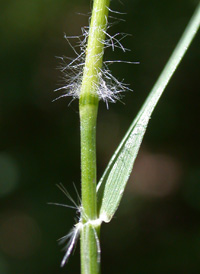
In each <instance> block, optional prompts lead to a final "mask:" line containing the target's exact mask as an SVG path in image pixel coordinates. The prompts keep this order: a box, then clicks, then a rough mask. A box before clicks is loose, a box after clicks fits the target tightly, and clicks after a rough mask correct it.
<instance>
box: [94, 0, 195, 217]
mask: <svg viewBox="0 0 200 274" xmlns="http://www.w3.org/2000/svg"><path fill="white" fill-rule="evenodd" d="M199 26H200V4H199V5H198V6H197V8H196V10H195V13H194V15H193V16H192V18H191V20H190V22H189V24H188V26H187V27H186V29H185V31H184V33H183V35H182V37H181V39H180V41H179V43H178V44H177V46H176V48H175V50H174V52H173V53H172V55H171V57H170V59H169V61H168V62H167V64H166V66H165V68H164V70H163V71H162V73H161V75H160V77H159V78H158V80H157V82H156V84H155V85H154V87H153V89H152V91H151V92H150V94H149V96H148V97H147V99H146V101H145V103H144V104H143V106H142V108H141V110H140V112H139V113H138V115H137V117H136V118H135V120H134V121H133V123H132V124H131V126H130V128H129V130H128V132H127V133H126V135H125V137H124V138H123V140H122V142H121V143H120V145H119V147H118V148H117V150H116V151H115V153H114V155H113V156H112V158H111V160H110V162H109V164H108V166H107V168H106V170H105V172H104V174H103V176H102V178H101V179H100V182H99V184H98V186H97V198H98V211H99V217H100V218H101V219H102V220H103V221H105V222H109V221H110V220H111V219H112V217H113V215H114V214H115V212H116V210H117V208H118V206H119V203H120V200H121V198H122V195H123V192H124V189H125V186H126V183H127V181H128V178H129V176H130V174H131V171H132V168H133V164H134V161H135V159H136V156H137V154H138V150H139V148H140V145H141V142H142V139H143V136H144V134H145V131H146V128H147V125H148V122H149V119H150V117H151V114H152V112H153V110H154V108H155V106H156V104H157V103H158V101H159V99H160V97H161V95H162V93H163V91H164V89H165V87H166V86H167V84H168V82H169V80H170V78H171V77H172V75H173V73H174V72H175V70H176V68H177V66H178V65H179V63H180V61H181V60H182V58H183V56H184V54H185V53H186V51H187V49H188V47H189V45H190V43H191V42H192V40H193V38H194V36H195V34H196V33H197V31H198V28H199Z"/></svg>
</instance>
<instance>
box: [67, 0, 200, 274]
mask: <svg viewBox="0 0 200 274" xmlns="http://www.w3.org/2000/svg"><path fill="white" fill-rule="evenodd" d="M109 4H110V1H109V0H94V3H93V10H92V16H91V20H90V27H89V29H87V28H86V29H83V40H81V42H80V47H81V54H77V58H76V59H74V60H73V61H71V63H70V64H68V65H67V67H66V69H69V70H70V72H71V74H70V75H73V79H70V78H69V82H68V84H67V85H66V86H65V87H64V89H66V90H68V93H67V94H66V96H68V95H72V96H73V97H74V98H78V99H79V115H80V134H81V206H80V207H79V212H80V218H79V221H78V223H77V224H76V225H75V226H74V229H73V230H72V231H71V232H70V234H69V235H67V236H66V237H65V238H64V240H66V239H67V238H69V237H70V240H69V243H68V246H67V251H66V254H65V257H64V259H63V261H62V265H64V264H65V262H66V261H67V259H68V257H69V256H70V254H71V252H72V250H73V248H74V246H75V243H76V241H77V239H78V236H79V234H80V237H81V273H82V274H98V273H100V226H101V224H102V222H110V221H111V219H112V217H113V216H114V214H115V212H116V210H117V208H118V206H119V203H120V201H121V198H122V196H123V193H124V189H125V187H126V183H127V181H128V178H129V176H130V173H131V171H132V168H133V164H134V161H135V159H136V156H137V154H138V151H139V148H140V145H141V142H142V139H143V136H144V134H145V131H146V128H147V125H148V122H149V119H150V117H151V115H152V112H153V110H154V108H155V106H156V105H157V103H158V101H159V99H160V97H161V95H162V93H163V91H164V89H165V87H166V86H167V84H168V82H169V80H170V79H171V77H172V76H173V74H174V72H175V70H176V68H177V67H178V65H179V64H180V62H181V60H182V58H183V56H184V54H185V53H186V51H187V49H188V47H189V45H190V44H191V42H192V40H193V38H194V37H195V35H196V33H197V31H198V29H199V26H200V4H198V6H197V8H196V10H195V12H194V14H193V16H192V18H191V20H190V22H189V23H188V25H187V27H186V29H185V31H184V33H183V35H182V37H181V39H180V41H179V42H178V44H177V46H176V48H175V50H174V51H173V53H172V55H171V57H170V58H169V61H168V62H167V64H166V66H165V67H164V69H163V71H162V72H161V74H160V77H159V78H158V80H157V82H156V83H155V85H154V86H153V88H152V90H151V92H150V94H149V96H148V98H147V99H146V101H145V102H144V104H143V106H142V108H141V110H140V111H139V113H138V115H137V116H136V118H135V119H134V120H133V123H132V124H131V126H130V128H129V129H128V131H127V133H126V134H125V136H124V138H123V139H122V141H121V143H120V144H119V146H118V148H117V150H116V151H115V153H114V154H113V156H112V158H111V160H110V162H109V163H108V166H107V168H106V170H105V172H104V174H103V176H102V177H101V179H100V181H99V183H98V184H97V178H96V120H97V113H98V103H99V100H103V101H105V102H106V103H107V104H108V102H109V101H111V102H115V101H116V100H117V99H118V98H120V93H121V92H123V91H125V90H126V89H128V88H127V86H126V85H125V84H123V83H120V82H119V81H118V80H117V79H116V78H115V77H114V76H112V74H111V72H110V70H109V69H108V67H107V63H106V61H105V62H104V61H103V55H104V49H105V47H107V46H111V47H112V48H114V47H119V48H121V49H122V50H125V49H124V47H123V46H122V44H121V42H120V39H118V36H119V34H116V35H114V36H110V35H109V34H108V33H107V26H108V13H109V11H110V8H109ZM122 38H123V37H122ZM75 52H76V51H75ZM74 75H75V76H74Z"/></svg>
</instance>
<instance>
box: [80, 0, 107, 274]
mask: <svg viewBox="0 0 200 274" xmlns="http://www.w3.org/2000/svg"><path fill="white" fill-rule="evenodd" d="M109 2H110V0H94V4H93V11H92V18H91V23H90V29H89V37H88V44H87V49H86V59H85V67H84V72H83V79H82V86H81V91H80V101H79V113H80V130H81V188H82V223H83V228H82V231H81V271H82V274H98V273H100V266H99V262H98V261H99V247H98V239H97V235H98V236H99V230H100V224H98V222H97V224H96V223H95V222H91V221H93V220H97V219H98V216H97V195H96V121H97V112H98V101H99V98H98V94H97V86H98V83H99V73H100V70H101V67H102V60H103V52H104V40H105V31H106V27H107V16H108V7H109Z"/></svg>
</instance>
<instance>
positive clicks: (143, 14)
mask: <svg viewBox="0 0 200 274" xmlns="http://www.w3.org/2000/svg"><path fill="white" fill-rule="evenodd" d="M197 3H198V1H197V0H163V1H158V0H152V1H147V0H134V1H133V0H126V1H125V0H123V1H111V8H112V9H114V10H118V11H120V12H125V13H127V14H126V15H115V16H116V17H117V18H122V19H124V20H125V21H124V22H121V23H120V24H116V25H115V26H113V27H112V28H111V29H110V33H111V34H114V33H116V32H127V33H129V34H131V35H132V36H129V37H127V38H126V39H125V40H124V41H123V44H124V46H126V47H127V48H130V49H131V51H130V52H127V53H126V54H124V53H123V52H122V51H120V50H116V51H115V52H114V53H113V52H112V51H111V50H108V51H107V52H106V59H108V60H114V59H116V60H118V59H123V60H128V61H139V62H140V65H129V64H115V65H113V66H112V67H111V70H112V72H113V74H114V75H115V76H116V77H117V78H118V79H119V80H122V79H124V81H125V82H126V83H129V84H130V88H131V89H133V92H128V93H126V96H125V97H124V98H123V100H122V101H123V103H120V102H118V103H117V104H110V105H109V110H107V109H106V106H105V104H104V103H100V108H99V118H98V132H97V138H98V141H97V143H98V146H97V155H98V178H99V177H100V176H101V174H102V172H103V170H104V168H105V167H106V164H107V163H108V161H109V158H110V157H111V155H112V153H113V152H114V150H115V148H116V147H117V145H118V144H119V142H120V140H121V138H122V137H123V135H124V134H125V132H126V130H127V128H128V126H129V124H130V123H131V121H132V120H133V118H134V116H135V115H136V113H137V111H138V110H139V108H140V106H141V105H142V103H143V101H144V99H145V98H146V96H147V94H148V92H149V91H150V89H151V87H152V86H153V84H154V82H155V80H156V79H157V77H158V75H159V73H160V71H161V70H162V68H163V66H164V64H165V63H166V61H167V59H168V57H169V56H170V54H171V52H172V50H173V48H174V46H175V45H176V43H177V41H178V39H179V38H180V35H181V34H182V32H183V30H184V28H185V26H186V24H187V22H188V21H189V18H190V17H191V15H192V13H193V11H194V9H195V6H196V5H197ZM91 6H92V3H91V1H89V0H87V1H86V0H82V1H80V0H76V1H70V0H59V1H53V0H28V1H26V0H7V1H1V4H0V31H1V35H0V49H1V50H0V64H1V65H0V70H1V71H0V78H1V81H0V83H1V84H0V273H1V274H35V273H37V274H40V273H41V274H47V273H48V274H57V273H79V267H80V264H79V244H78V245H77V249H76V251H75V254H74V256H72V257H71V258H70V260H69V263H68V264H67V265H66V266H65V267H64V269H61V268H60V262H61V259H62V256H63V254H64V253H63V252H61V249H62V247H60V246H58V244H57V242H56V240H57V239H58V238H60V237H62V236H63V235H65V234H66V233H68V231H69V230H70V229H71V227H72V225H73V224H74V217H75V212H74V211H73V210H70V209H66V208H60V207H56V206H51V205H48V204H47V202H60V203H68V204H69V201H68V200H67V198H66V197H65V196H64V195H63V194H62V193H61V191H60V190H59V189H58V188H57V187H56V184H58V183H60V182H62V183H63V184H64V186H65V187H66V188H67V190H68V191H69V192H70V194H71V195H72V196H73V197H74V199H75V200H77V197H76V196H77V195H76V193H75V190H74V187H73V182H74V184H75V185H76V187H77V189H78V190H79V192H80V156H79V154H80V148H79V116H78V102H77V101H74V102H72V103H71V104H70V106H68V105H69V103H70V102H71V99H70V98H68V97H65V98H62V99H60V100H57V101H55V102H52V101H53V100H54V99H55V98H57V97H58V96H59V95H61V94H62V93H61V92H60V93H59V92H57V93H54V92H53V90H55V89H56V88H58V87H60V86H61V82H62V79H61V73H60V71H59V70H58V69H57V67H58V65H59V61H58V60H57V59H56V56H68V57H74V52H73V51H72V49H71V48H70V46H69V45H68V43H67V42H66V40H65V39H64V38H63V36H64V33H66V35H68V36H70V35H79V34H81V27H82V26H87V25H88V13H89V12H90V11H91ZM83 14H84V15H83ZM199 42H200V35H199V34H198V35H197V37H196V38H195V40H194V42H193V44H192V46H191V47H190V49H189V51H188V53H187V54H186V56H185V57H184V60H183V61H182V63H181V65H180V67H179V68H178V70H177V71H176V73H175V75H174V77H173V79H172V80H171V82H170V84H169V85H168V87H167V88H166V91H165V93H164V95H163V97H162V98H161V100H160V102H159V104H158V106H157V108H156V110H155V112H154V114H153V115H152V120H151V121H150V124H149V127H148V130H147V133H146V135H145V138H144V142H143V144H142V147H141V150H140V153H139V156H138V158H137V161H136V163H135V167H134V170H133V173H132V175H131V177H130V180H129V182H128V185H127V188H126V192H125V195H124V197H123V200H122V203H121V205H120V208H119V209H118V211H117V214H116V216H115V218H114V219H113V220H112V222H111V223H110V224H108V225H103V226H102V233H101V241H102V273H128V274H129V273H138V274H149V273H175V272H176V273H199V271H200V161H199V152H200V149H199V148H200V147H199V140H200V127H199V117H200V103H199V100H200V96H199V92H200V90H199V76H200V74H199V61H200V51H199ZM72 44H73V41H72Z"/></svg>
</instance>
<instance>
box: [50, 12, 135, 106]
mask: <svg viewBox="0 0 200 274" xmlns="http://www.w3.org/2000/svg"><path fill="white" fill-rule="evenodd" d="M108 9H109V11H111V12H112V13H115V14H124V13H120V12H115V11H113V10H110V8H108ZM111 18H112V19H115V20H113V22H111V23H109V24H108V26H107V29H109V28H111V27H112V26H113V25H115V24H116V23H119V22H120V21H123V20H124V19H121V18H117V19H116V17H113V16H111ZM101 31H102V32H103V33H104V34H105V36H106V38H105V40H104V41H103V40H98V41H99V42H100V43H102V44H103V47H102V48H103V49H102V51H101V52H100V53H99V54H96V55H95V56H93V57H95V58H96V62H98V61H99V60H100V59H101V58H102V57H103V55H104V49H106V48H111V49H112V51H114V50H115V49H120V50H122V51H123V52H126V51H129V49H127V48H126V47H124V46H123V44H122V43H121V41H122V40H123V39H124V38H126V37H127V36H130V35H129V34H127V33H119V32H118V33H116V34H113V35H110V34H109V33H108V32H107V31H105V30H104V29H101ZM81 32H82V34H81V35H79V36H67V35H66V34H65V35H64V38H65V39H66V41H67V43H68V44H69V46H70V47H71V49H72V50H73V52H74V54H75V57H74V58H69V57H64V56H63V57H60V58H59V59H60V60H61V64H60V66H59V68H58V69H60V71H61V73H62V75H63V76H62V83H63V84H62V86H61V87H59V88H57V89H55V92H58V91H59V92H60V91H62V94H61V95H59V96H58V97H57V98H55V99H54V100H53V101H56V100H58V99H60V98H63V97H68V96H70V97H72V100H71V101H70V103H71V102H72V101H73V100H75V99H78V98H79V96H80V89H81V84H82V78H83V71H84V68H85V65H86V64H85V57H86V47H87V41H88V36H89V27H86V26H85V27H82V28H81ZM71 41H73V42H71ZM74 44H75V45H74ZM87 54H90V52H88V53H87ZM114 63H125V64H138V62H131V61H123V60H110V61H108V60H106V61H103V66H102V68H101V69H99V70H98V71H97V70H96V72H95V73H96V75H97V76H98V81H96V82H94V83H93V87H94V89H95V90H96V93H97V94H98V97H99V100H102V101H103V102H105V103H106V106H107V108H108V104H109V103H115V102H116V101H121V99H122V97H123V95H122V94H123V93H124V92H126V91H132V89H130V88H129V87H128V85H127V84H125V83H124V82H123V80H122V81H119V80H118V79H117V78H116V77H114V76H113V75H112V73H111V70H110V68H108V65H112V64H114Z"/></svg>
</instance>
